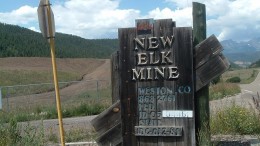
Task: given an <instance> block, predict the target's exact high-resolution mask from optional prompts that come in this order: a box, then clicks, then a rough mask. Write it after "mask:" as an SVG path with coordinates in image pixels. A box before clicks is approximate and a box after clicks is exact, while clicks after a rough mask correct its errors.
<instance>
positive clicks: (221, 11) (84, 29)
mask: <svg viewBox="0 0 260 146" xmlns="http://www.w3.org/2000/svg"><path fill="white" fill-rule="evenodd" d="M165 1H166V2H168V3H169V7H168V8H167V7H166V8H154V9H153V10H151V11H150V12H147V14H146V15H142V16H141V12H140V10H135V9H120V7H119V3H120V0H66V1H56V3H54V4H53V5H52V9H53V12H54V16H55V22H56V31H57V32H63V33H69V34H74V35H79V36H81V37H84V38H109V37H117V29H118V28H122V27H133V26H134V25H135V24H134V22H135V19H137V18H155V19H164V18H172V19H173V21H176V24H177V26H192V1H193V0H165ZM197 2H200V3H204V4H205V5H206V10H207V32H208V35H211V34H215V35H216V36H218V38H219V39H220V40H223V39H234V40H246V39H251V38H254V37H259V34H260V25H259V24H260V21H259V20H260V3H259V2H258V1H257V0H197ZM171 6H173V7H174V9H173V7H171ZM0 22H4V23H10V24H16V25H21V26H24V27H27V28H30V29H32V30H36V31H37V29H38V18H37V7H30V6H22V7H20V8H19V9H17V10H13V11H11V12H7V13H0Z"/></svg>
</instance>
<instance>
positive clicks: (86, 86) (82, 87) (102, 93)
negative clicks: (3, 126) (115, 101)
mask: <svg viewBox="0 0 260 146" xmlns="http://www.w3.org/2000/svg"><path fill="white" fill-rule="evenodd" d="M59 88H60V98H61V104H62V107H64V108H65V109H66V108H68V107H76V106H80V105H82V104H83V103H88V104H89V103H91V104H95V103H100V101H102V100H105V102H109V100H110V99H111V90H110V82H109V81H107V80H87V81H71V82H59ZM108 104H109V103H108ZM55 106H56V98H55V89H54V84H53V83H40V84H28V85H15V86H2V87H0V109H2V111H5V112H15V111H27V112H30V111H31V112H33V111H35V110H39V109H40V108H44V107H45V108H46V107H55Z"/></svg>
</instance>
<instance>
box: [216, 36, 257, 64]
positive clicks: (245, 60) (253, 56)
mask: <svg viewBox="0 0 260 146" xmlns="http://www.w3.org/2000/svg"><path fill="white" fill-rule="evenodd" d="M221 44H222V46H223V48H224V51H223V53H224V54H225V56H226V57H227V58H228V59H229V60H230V61H232V62H234V63H235V64H238V65H240V66H243V67H245V66H248V65H250V64H251V63H252V62H255V61H257V60H258V59H260V38H255V39H251V40H249V41H245V42H236V41H233V40H224V41H222V42H221Z"/></svg>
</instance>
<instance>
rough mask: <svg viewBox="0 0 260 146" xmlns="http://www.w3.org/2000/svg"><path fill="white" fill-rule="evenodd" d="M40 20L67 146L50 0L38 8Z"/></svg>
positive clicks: (60, 127)
mask: <svg viewBox="0 0 260 146" xmlns="http://www.w3.org/2000/svg"><path fill="white" fill-rule="evenodd" d="M38 18H39V25H40V29H41V32H42V34H43V36H44V37H45V38H47V39H48V41H49V43H50V48H51V59H52V69H53V78H54V86H55V94H56V104H57V111H58V119H59V129H60V141H61V144H62V146H65V140H64V129H63V122H62V113H61V103H60V93H59V84H58V76H57V66H56V58H55V44H54V37H55V27H54V26H55V25H54V16H53V13H52V10H51V7H50V3H49V0H41V1H40V4H39V7H38Z"/></svg>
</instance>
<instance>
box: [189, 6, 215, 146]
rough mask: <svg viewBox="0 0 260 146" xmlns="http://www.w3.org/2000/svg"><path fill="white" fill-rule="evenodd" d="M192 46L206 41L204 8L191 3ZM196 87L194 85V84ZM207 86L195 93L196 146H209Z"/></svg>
mask: <svg viewBox="0 0 260 146" xmlns="http://www.w3.org/2000/svg"><path fill="white" fill-rule="evenodd" d="M192 4H193V5H192V8H193V12H192V14H193V39H194V40H193V46H196V45H197V44H199V43H200V42H201V41H203V40H204V39H206V7H205V5H204V4H201V3H197V2H193V3H192ZM195 85H196V84H195ZM209 117H210V116H209V86H208V85H206V86H205V87H203V88H201V89H200V90H199V91H197V92H195V128H196V140H197V145H199V146H202V145H210V144H209V143H210V141H211V139H210V127H209Z"/></svg>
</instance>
